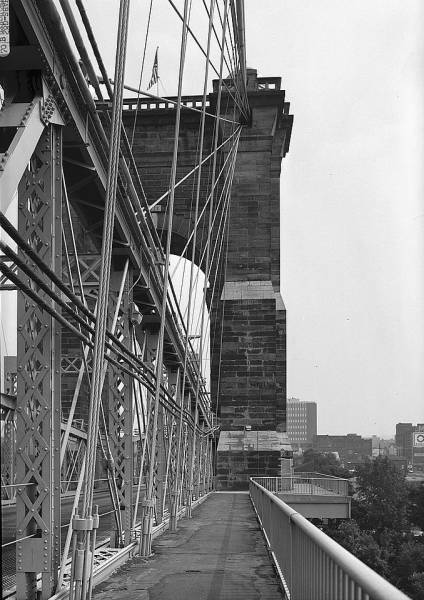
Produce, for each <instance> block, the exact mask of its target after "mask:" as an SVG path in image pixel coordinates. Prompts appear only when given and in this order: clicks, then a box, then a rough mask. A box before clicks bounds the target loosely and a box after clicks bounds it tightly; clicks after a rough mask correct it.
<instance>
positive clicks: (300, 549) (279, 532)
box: [250, 478, 410, 600]
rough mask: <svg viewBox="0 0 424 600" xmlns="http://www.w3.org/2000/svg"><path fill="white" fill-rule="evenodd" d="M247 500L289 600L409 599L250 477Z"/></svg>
mask: <svg viewBox="0 0 424 600" xmlns="http://www.w3.org/2000/svg"><path fill="white" fill-rule="evenodd" d="M250 498H251V500H252V503H253V506H254V508H255V511H256V513H257V516H258V518H259V521H260V523H261V527H262V529H263V531H264V534H265V536H266V538H267V540H268V542H269V546H270V549H271V552H272V554H273V557H274V560H275V561H276V563H277V567H278V569H279V571H280V573H281V576H282V581H283V585H284V587H285V590H286V595H287V597H288V598H289V599H290V600H319V599H322V600H339V599H340V598H343V599H344V600H356V599H357V598H364V599H367V600H410V599H409V598H408V596H406V595H405V594H404V593H403V592H401V591H400V590H398V589H397V588H395V587H394V586H393V585H391V584H390V583H389V582H388V581H386V580H385V579H383V578H382V577H380V575H378V574H377V573H376V572H375V571H373V570H372V569H370V568H369V567H367V566H366V565H365V564H364V563H363V562H361V561H360V560H359V559H357V558H356V557H355V556H353V555H352V554H351V553H350V552H348V551H347V550H346V549H345V548H343V547H342V546H340V545H339V544H337V542H335V541H334V540H332V539H331V538H330V537H328V536H327V535H326V534H325V533H323V532H322V531H321V530H320V529H318V528H317V527H315V525H312V523H310V522H309V521H308V520H307V519H305V517H303V516H302V515H300V514H299V513H297V512H296V511H295V510H293V509H292V508H290V507H289V506H288V505H287V504H286V503H285V502H283V501H282V500H280V498H278V497H277V496H275V495H274V494H273V493H272V492H270V491H268V490H266V489H265V488H264V487H263V486H261V485H259V484H258V483H257V482H256V481H254V480H253V479H252V478H251V479H250Z"/></svg>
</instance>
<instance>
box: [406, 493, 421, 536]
mask: <svg viewBox="0 0 424 600" xmlns="http://www.w3.org/2000/svg"><path fill="white" fill-rule="evenodd" d="M408 518H409V520H410V521H411V523H412V524H413V525H415V526H417V527H419V528H420V529H421V530H422V531H424V483H421V485H420V486H419V487H413V488H411V489H410V490H409V497H408Z"/></svg>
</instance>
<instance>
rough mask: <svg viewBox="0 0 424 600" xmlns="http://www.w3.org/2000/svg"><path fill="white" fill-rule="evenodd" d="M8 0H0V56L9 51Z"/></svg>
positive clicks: (5, 54)
mask: <svg viewBox="0 0 424 600" xmlns="http://www.w3.org/2000/svg"><path fill="white" fill-rule="evenodd" d="M9 16H10V13H9V0H0V58H1V57H3V56H7V55H8V54H9V52H10V35H9V32H10V26H9Z"/></svg>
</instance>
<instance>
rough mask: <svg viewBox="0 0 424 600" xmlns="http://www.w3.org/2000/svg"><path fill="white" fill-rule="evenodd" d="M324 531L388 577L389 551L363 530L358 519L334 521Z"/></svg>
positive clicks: (380, 573)
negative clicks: (357, 521)
mask: <svg viewBox="0 0 424 600" xmlns="http://www.w3.org/2000/svg"><path fill="white" fill-rule="evenodd" d="M324 531H325V533H326V534H327V535H329V536H331V537H332V538H333V539H334V540H335V541H336V542H337V543H338V544H340V545H341V546H343V548H346V550H348V551H349V552H351V553H352V554H353V555H354V556H356V558H359V560H362V562H364V563H365V564H366V565H368V566H369V567H371V569H373V570H374V571H376V572H377V573H379V575H381V576H383V577H387V575H388V572H389V564H388V558H389V556H388V554H387V552H385V549H384V548H383V547H381V546H379V544H377V542H376V541H375V539H374V538H373V536H372V535H371V534H370V533H368V532H367V531H363V530H362V529H361V528H360V527H359V525H358V523H356V521H354V520H353V519H351V520H349V521H339V522H337V523H335V522H333V523H331V524H330V525H329V526H327V527H324Z"/></svg>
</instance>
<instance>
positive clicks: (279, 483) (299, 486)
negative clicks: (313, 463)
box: [253, 473, 349, 497]
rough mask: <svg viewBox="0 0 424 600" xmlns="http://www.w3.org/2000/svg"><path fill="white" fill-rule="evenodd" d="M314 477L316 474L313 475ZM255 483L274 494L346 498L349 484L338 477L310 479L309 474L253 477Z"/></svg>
mask: <svg viewBox="0 0 424 600" xmlns="http://www.w3.org/2000/svg"><path fill="white" fill-rule="evenodd" d="M315 475H316V474H315ZM253 479H254V481H256V483H259V485H262V486H263V487H264V488H265V489H266V490H268V491H269V492H273V493H274V494H278V493H284V494H308V495H312V496H322V495H327V496H328V495H336V496H344V497H346V496H348V492H349V482H348V480H347V479H341V478H338V477H326V476H325V475H323V476H319V477H311V476H310V473H305V474H304V475H303V474H299V473H295V474H293V475H283V476H282V477H254V478H253Z"/></svg>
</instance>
